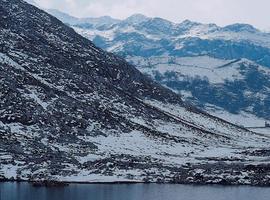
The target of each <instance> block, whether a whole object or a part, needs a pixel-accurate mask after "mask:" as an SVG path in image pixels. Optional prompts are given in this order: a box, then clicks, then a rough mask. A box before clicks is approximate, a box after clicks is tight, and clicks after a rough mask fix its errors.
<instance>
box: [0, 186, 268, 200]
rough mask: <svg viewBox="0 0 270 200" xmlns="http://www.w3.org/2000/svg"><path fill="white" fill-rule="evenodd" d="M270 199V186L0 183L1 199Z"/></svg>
mask: <svg viewBox="0 0 270 200" xmlns="http://www.w3.org/2000/svg"><path fill="white" fill-rule="evenodd" d="M61 199H64V200H249V199H250V200H269V199H270V188H262V187H249V186H234V187H230V186H193V185H170V184H166V185H158V184H133V185H128V184H120V185H109V184H104V185H99V184H97V185H95V184H94V185H87V184H71V185H69V186H68V187H64V188H35V187H32V185H31V184H28V183H0V200H61Z"/></svg>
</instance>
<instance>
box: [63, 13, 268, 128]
mask: <svg viewBox="0 0 270 200" xmlns="http://www.w3.org/2000/svg"><path fill="white" fill-rule="evenodd" d="M62 20H63V21H65V19H62ZM71 26H72V27H73V28H74V29H75V30H76V31H77V32H78V33H80V34H81V35H83V36H85V37H87V38H89V39H91V40H93V41H94V43H95V44H96V45H98V46H99V47H101V48H103V49H106V50H108V51H111V52H114V53H117V54H119V55H121V56H123V57H124V58H126V59H127V60H128V61H129V62H130V63H132V64H134V65H135V66H138V69H139V70H140V71H142V72H143V73H145V74H147V75H148V76H150V77H151V78H153V79H155V80H156V81H158V82H160V83H162V84H163V85H164V86H166V87H168V88H170V89H172V90H173V91H175V92H177V93H179V94H181V95H182V96H183V98H184V99H185V100H188V101H190V102H192V103H194V104H195V105H196V106H199V107H200V108H202V109H204V110H206V111H207V112H210V113H211V114H214V115H215V116H218V117H221V118H223V119H225V120H228V121H231V122H232V123H237V124H239V125H242V126H246V127H248V126H250V125H251V124H252V125H253V126H263V125H264V122H265V121H267V120H270V114H269V113H270V110H269V102H270V91H269V81H268V80H269V66H270V45H269V41H270V34H269V33H264V32H261V31H260V30H258V29H256V28H254V27H252V26H251V25H248V24H233V25H229V26H226V27H219V26H217V25H215V24H201V23H196V22H192V21H189V20H185V21H184V22H182V23H179V24H175V23H172V22H169V21H167V20H164V19H161V18H148V17H146V16H143V15H139V14H137V15H133V16H131V17H129V18H127V19H126V20H122V21H120V22H118V23H112V24H111V25H108V26H103V27H102V28H98V29H97V28H89V27H86V26H83V25H78V24H71ZM223 65H224V66H223ZM222 66H223V67H222Z"/></svg>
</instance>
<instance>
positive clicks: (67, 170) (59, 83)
mask: <svg viewBox="0 0 270 200" xmlns="http://www.w3.org/2000/svg"><path fill="white" fill-rule="evenodd" d="M0 2H1V3H0V16H1V20H0V47H1V53H0V70H1V74H0V88H1V90H0V108H1V109H0V180H27V181H37V180H44V179H45V180H58V181H74V182H117V181H130V182H163V183H164V182H173V183H220V184H224V183H228V184H252V185H267V184H269V177H270V176H269V173H270V172H269V164H268V160H267V157H266V156H267V155H268V150H267V148H268V147H269V143H270V142H269V139H268V137H266V136H263V135H259V134H255V133H252V132H249V131H247V130H245V129H242V128H241V127H238V126H235V125H233V124H230V123H228V122H226V121H223V120H221V119H218V118H216V117H213V116H211V115H208V114H206V113H203V112H201V111H199V110H198V109H196V108H194V107H191V106H188V105H186V104H185V103H183V102H182V100H181V98H180V96H178V95H177V94H175V93H173V92H171V91H170V90H169V89H166V88H164V87H162V86H161V85H159V84H157V83H156V82H154V81H152V80H151V79H149V78H148V77H147V76H144V75H143V74H141V73H140V72H139V71H138V70H137V69H135V68H134V67H133V66H132V65H130V64H128V63H127V62H126V61H124V60H123V59H121V58H119V57H117V56H115V55H113V54H111V53H107V52H105V51H103V50H101V49H99V48H97V47H96V46H94V45H93V44H92V43H91V42H90V41H89V40H87V39H85V38H83V37H82V36H80V35H79V34H77V33H76V32H75V31H74V30H73V29H71V28H69V27H68V26H66V25H64V24H63V23H61V22H60V21H59V20H57V19H56V18H55V17H52V16H50V15H48V14H47V13H45V12H43V11H41V10H39V9H37V8H35V7H34V6H31V5H29V4H27V3H25V2H24V1H21V0H9V1H5V0H0Z"/></svg>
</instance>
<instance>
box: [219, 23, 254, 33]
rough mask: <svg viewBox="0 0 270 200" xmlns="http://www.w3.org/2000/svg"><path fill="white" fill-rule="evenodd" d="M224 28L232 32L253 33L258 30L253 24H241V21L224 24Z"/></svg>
mask: <svg viewBox="0 0 270 200" xmlns="http://www.w3.org/2000/svg"><path fill="white" fill-rule="evenodd" d="M224 30H226V31H233V32H251V33H255V32H258V31H259V30H258V29H256V28H255V27H254V26H252V25H250V24H243V23H235V24H231V25H228V26H225V27H224Z"/></svg>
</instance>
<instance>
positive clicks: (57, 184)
mask: <svg viewBox="0 0 270 200" xmlns="http://www.w3.org/2000/svg"><path fill="white" fill-rule="evenodd" d="M45 182H46V183H48V184H50V183H54V184H53V185H40V186H34V184H35V183H45ZM1 183H16V184H20V183H27V184H30V185H32V186H33V187H43V188H57V187H68V186H70V185H137V184H142V185H192V186H224V187H243V186H246V187H258V188H270V183H269V185H260V184H258V185H255V184H240V183H239V184H233V183H231V184H228V183H226V184H222V183H187V182H143V181H108V182H106V181H104V182H85V181H47V180H37V181H29V180H0V184H1Z"/></svg>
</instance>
